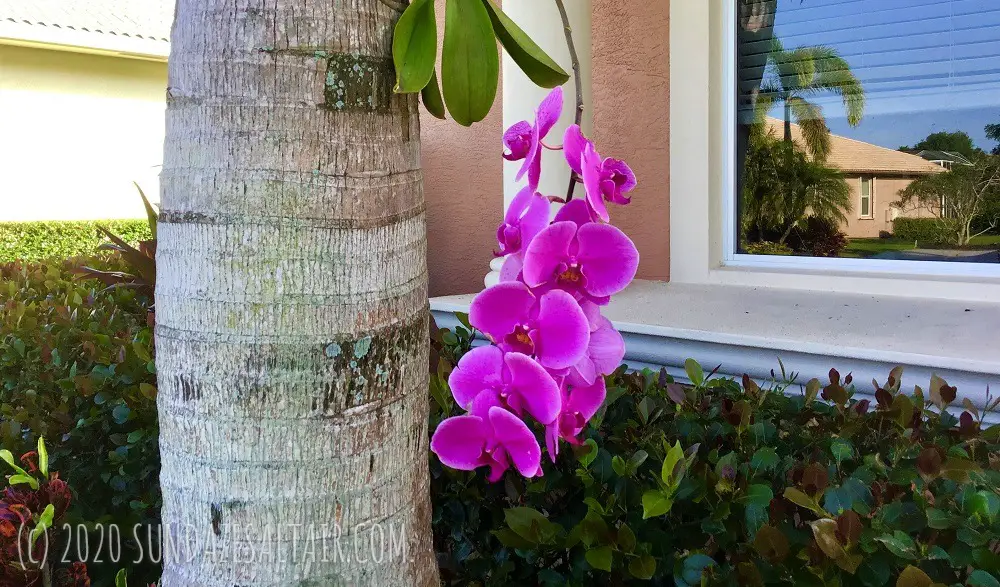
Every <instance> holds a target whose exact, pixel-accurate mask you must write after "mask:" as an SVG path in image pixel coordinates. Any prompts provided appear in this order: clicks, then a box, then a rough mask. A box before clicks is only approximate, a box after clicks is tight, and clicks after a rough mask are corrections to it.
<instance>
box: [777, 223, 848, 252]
mask: <svg viewBox="0 0 1000 587" xmlns="http://www.w3.org/2000/svg"><path fill="white" fill-rule="evenodd" d="M788 243H789V245H790V246H791V247H792V248H793V249H795V250H796V251H799V252H802V253H805V254H807V255H811V256H813V257H839V256H840V254H841V253H842V252H843V251H844V249H845V248H847V235H846V234H844V233H843V232H841V231H840V227H839V226H838V225H837V223H835V222H833V221H832V220H828V219H826V218H820V217H818V216H810V217H808V218H806V220H805V222H801V223H800V224H799V226H798V227H797V228H796V229H795V230H793V231H792V234H791V235H790V236H789V239H788Z"/></svg>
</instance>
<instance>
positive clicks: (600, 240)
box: [522, 221, 639, 305]
mask: <svg viewBox="0 0 1000 587" xmlns="http://www.w3.org/2000/svg"><path fill="white" fill-rule="evenodd" d="M638 268H639V251H638V250H637V249H636V248H635V244H633V243H632V241H631V240H630V239H629V238H628V237H627V236H625V233H624V232H622V231H620V230H618V229H617V228H615V227H614V226H611V225H610V224H597V223H589V224H584V225H582V226H579V225H577V224H576V223H574V222H571V221H563V222H554V223H552V224H551V225H550V226H548V227H547V228H546V229H545V230H543V231H542V232H540V233H538V235H537V236H536V237H535V238H534V240H532V241H531V244H530V245H529V246H528V250H527V251H525V253H524V267H523V268H522V275H523V277H524V282H525V283H526V284H527V285H528V286H529V287H532V288H536V287H541V286H544V285H548V286H553V287H559V288H562V289H565V290H567V291H570V292H572V293H577V294H581V295H583V296H586V297H588V298H590V299H591V300H592V301H594V302H597V303H599V304H602V305H603V304H606V303H607V301H608V297H609V296H612V295H614V294H616V293H618V292H620V291H622V290H623V289H625V286H627V285H628V284H629V283H630V282H631V281H632V278H633V277H635V272H636V270H637V269H638Z"/></svg>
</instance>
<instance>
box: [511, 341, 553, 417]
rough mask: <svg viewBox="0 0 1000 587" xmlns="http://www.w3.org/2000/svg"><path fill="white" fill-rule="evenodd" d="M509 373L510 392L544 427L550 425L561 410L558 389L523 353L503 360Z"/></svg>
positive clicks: (545, 373) (543, 370) (549, 377)
mask: <svg viewBox="0 0 1000 587" xmlns="http://www.w3.org/2000/svg"><path fill="white" fill-rule="evenodd" d="M504 362H505V363H506V365H507V369H508V370H509V371H510V383H509V390H510V391H511V393H512V394H513V393H516V394H517V395H518V396H520V398H521V401H522V402H523V403H524V406H525V409H526V411H527V412H528V413H529V414H531V416H532V417H533V418H534V419H535V420H538V421H539V422H540V423H542V424H550V423H552V422H553V421H555V419H556V416H558V415H559V411H560V410H561V409H562V397H561V396H560V394H559V386H558V385H556V382H555V381H554V380H553V379H552V376H551V375H549V374H548V372H547V371H545V369H544V368H543V367H542V366H541V365H539V364H538V363H537V362H535V361H534V360H532V359H531V357H528V356H526V355H523V354H520V353H508V354H507V356H506V357H504Z"/></svg>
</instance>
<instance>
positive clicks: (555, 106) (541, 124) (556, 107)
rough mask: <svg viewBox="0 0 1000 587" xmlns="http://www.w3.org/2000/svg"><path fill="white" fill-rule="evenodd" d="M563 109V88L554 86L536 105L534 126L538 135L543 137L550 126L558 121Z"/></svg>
mask: <svg viewBox="0 0 1000 587" xmlns="http://www.w3.org/2000/svg"><path fill="white" fill-rule="evenodd" d="M562 111H563V89H562V86H557V87H555V88H554V89H553V90H552V91H551V92H549V95H548V96H545V99H544V100H542V103H541V104H539V105H538V110H537V111H536V112H535V127H536V128H538V134H539V137H540V138H542V139H544V138H545V137H546V135H548V134H549V131H550V130H552V127H553V126H555V125H556V123H557V122H559V117H560V116H562Z"/></svg>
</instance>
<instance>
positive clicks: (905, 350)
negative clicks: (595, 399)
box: [431, 281, 1000, 422]
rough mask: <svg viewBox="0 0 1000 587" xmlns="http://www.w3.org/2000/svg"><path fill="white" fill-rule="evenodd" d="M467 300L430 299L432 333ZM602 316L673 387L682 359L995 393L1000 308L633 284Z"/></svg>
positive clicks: (863, 382)
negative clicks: (898, 371)
mask: <svg viewBox="0 0 1000 587" xmlns="http://www.w3.org/2000/svg"><path fill="white" fill-rule="evenodd" d="M472 298H473V296H472V295H464V296H448V297H441V298H434V299H432V300H431V310H432V312H433V314H434V317H435V319H436V320H437V322H438V325H439V326H441V327H443V328H451V327H454V326H455V325H456V324H457V320H456V319H455V317H454V312H467V311H468V308H469V304H470V303H471V301H472ZM605 315H606V316H607V317H608V318H609V319H611V320H612V322H614V323H615V326H617V327H618V328H619V329H620V330H621V331H622V334H623V336H624V337H625V343H626V355H625V359H626V362H627V363H629V364H630V365H631V366H634V367H637V368H642V367H644V366H649V367H655V368H657V369H658V368H659V367H660V366H664V367H666V368H667V370H668V371H669V372H670V373H671V374H672V375H673V376H674V377H675V378H677V379H678V380H681V381H683V380H685V379H686V376H685V375H684V369H683V365H684V360H685V359H687V358H689V357H690V358H694V359H696V360H697V361H699V362H700V363H701V364H702V365H704V366H705V368H706V370H710V369H713V368H714V367H715V366H716V365H718V366H719V373H720V374H722V375H724V376H728V377H741V376H742V375H743V374H744V373H746V374H749V375H750V376H751V377H754V378H755V379H757V380H761V381H766V380H769V379H770V378H771V370H772V369H773V370H774V371H775V372H776V373H778V371H779V365H778V359H779V358H780V359H781V361H782V362H783V363H784V365H785V368H786V370H787V372H788V373H796V374H797V378H796V381H797V382H799V383H802V384H804V383H805V382H806V381H808V380H809V379H812V378H813V377H817V378H819V379H820V380H821V381H825V380H826V379H825V378H826V376H827V373H828V372H829V370H830V368H831V367H834V368H836V369H837V370H839V371H840V372H841V373H842V374H844V375H846V374H847V373H853V374H854V380H855V384H856V385H857V386H858V388H859V389H861V390H864V391H872V390H870V389H868V388H870V386H871V380H872V379H877V380H878V381H880V382H884V381H885V379H886V377H887V376H888V374H889V371H890V370H891V369H892V368H893V367H895V366H897V365H900V366H902V367H903V368H904V373H905V374H904V378H903V384H904V386H905V387H906V388H910V387H911V386H913V385H920V386H921V387H922V388H923V389H924V390H926V389H927V385H928V383H929V381H930V377H931V374H932V373H934V374H937V375H938V376H940V377H943V378H944V379H945V380H947V381H948V383H949V384H951V385H955V386H957V387H958V393H959V400H961V398H965V397H967V398H969V399H970V400H972V402H973V403H974V404H976V405H977V406H980V407H981V406H982V405H983V404H984V403H985V400H986V391H987V388H988V387H989V388H991V389H992V390H994V393H1000V303H983V302H975V303H973V302H956V301H949V300H928V299H920V298H910V297H888V296H872V295H855V294H842V293H830V292H804V291H795V290H783V289H776V288H753V287H734V286H718V285H708V286H705V285H688V284H669V283H662V282H653V281H636V282H635V283H634V284H633V285H632V286H631V287H630V288H629V289H628V290H626V291H625V292H623V293H621V294H619V295H618V296H616V297H615V298H614V300H613V301H612V302H611V304H610V305H609V306H608V307H607V308H606V309H605ZM778 375H779V377H780V373H778ZM988 421H990V422H995V421H1000V416H991V417H990V418H988Z"/></svg>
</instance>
